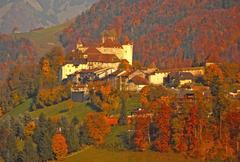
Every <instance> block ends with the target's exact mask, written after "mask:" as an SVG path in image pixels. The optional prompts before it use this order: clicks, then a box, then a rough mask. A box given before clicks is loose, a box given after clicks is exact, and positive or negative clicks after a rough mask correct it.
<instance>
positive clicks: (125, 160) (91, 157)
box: [59, 148, 201, 162]
mask: <svg viewBox="0 0 240 162" xmlns="http://www.w3.org/2000/svg"><path fill="white" fill-rule="evenodd" d="M59 162H60V161H59ZM61 162H201V161H200V160H195V159H189V158H188V159H186V158H185V157H184V156H183V155H180V154H175V153H158V152H153V151H146V152H134V151H120V152H113V151H108V150H104V149H97V148H88V149H86V150H83V151H80V152H79V153H77V154H74V155H72V156H70V157H67V158H66V159H65V160H63V161H61Z"/></svg>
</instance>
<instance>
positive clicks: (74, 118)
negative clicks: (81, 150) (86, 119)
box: [71, 116, 79, 125]
mask: <svg viewBox="0 0 240 162" xmlns="http://www.w3.org/2000/svg"><path fill="white" fill-rule="evenodd" d="M71 123H72V124H73V125H77V124H79V119H78V118H77V117H76V116H74V117H73V119H72V122H71Z"/></svg>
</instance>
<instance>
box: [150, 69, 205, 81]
mask: <svg viewBox="0 0 240 162" xmlns="http://www.w3.org/2000/svg"><path fill="white" fill-rule="evenodd" d="M172 72H188V73H191V74H192V75H193V76H194V77H197V76H202V75H204V72H205V67H190V68H178V69H168V70H156V71H154V72H153V73H152V74H149V75H148V80H149V83H150V84H153V85H163V84H164V80H165V78H167V76H168V75H169V74H170V73H172Z"/></svg>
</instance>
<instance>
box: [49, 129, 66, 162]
mask: <svg viewBox="0 0 240 162" xmlns="http://www.w3.org/2000/svg"><path fill="white" fill-rule="evenodd" d="M52 150H53V152H54V154H55V157H56V159H57V160H61V159H63V158H64V157H66V155H67V153H68V146H67V143H66V139H65V137H64V136H63V135H62V134H60V133H57V134H55V135H54V136H53V138H52Z"/></svg>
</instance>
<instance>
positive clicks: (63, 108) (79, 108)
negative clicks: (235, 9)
mask: <svg viewBox="0 0 240 162" xmlns="http://www.w3.org/2000/svg"><path fill="white" fill-rule="evenodd" d="M67 102H68V101H64V102H62V103H59V104H57V105H53V106H49V107H45V108H43V109H38V110H36V111H34V112H30V114H31V115H32V116H33V117H35V118H36V117H38V116H39V115H40V114H41V113H44V114H46V116H48V117H51V116H56V115H59V116H66V117H67V118H68V119H72V118H73V117H74V116H77V117H78V118H79V119H80V120H82V119H83V117H84V116H86V114H87V113H89V112H92V111H94V110H93V109H92V108H91V107H90V106H89V105H88V104H87V103H86V102H84V103H81V102H75V103H74V106H73V108H72V109H71V110H69V111H68V110H67ZM31 104H32V99H28V100H26V101H25V102H24V103H22V104H20V105H18V106H16V107H15V108H14V109H13V110H11V111H10V112H8V113H7V114H5V115H4V116H3V119H4V118H6V117H7V116H14V117H16V116H19V115H23V114H24V113H25V112H28V111H29V109H30V106H31ZM139 106H140V103H139V98H138V95H134V96H132V97H131V98H129V99H128V100H127V102H126V107H127V110H128V113H130V112H131V111H132V110H133V109H135V108H138V107H139Z"/></svg>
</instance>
